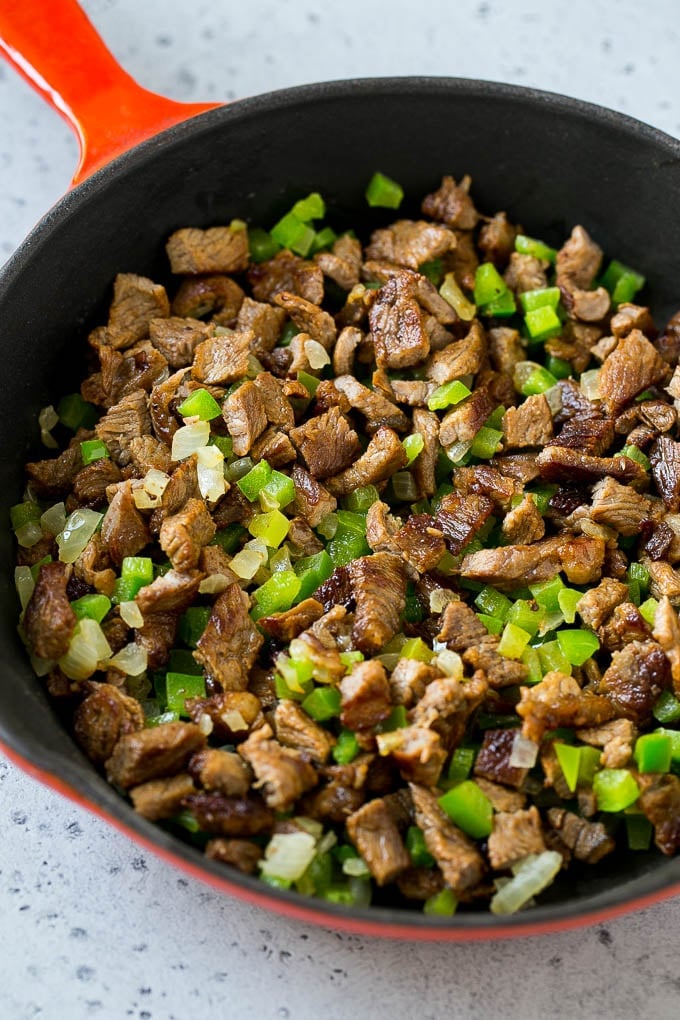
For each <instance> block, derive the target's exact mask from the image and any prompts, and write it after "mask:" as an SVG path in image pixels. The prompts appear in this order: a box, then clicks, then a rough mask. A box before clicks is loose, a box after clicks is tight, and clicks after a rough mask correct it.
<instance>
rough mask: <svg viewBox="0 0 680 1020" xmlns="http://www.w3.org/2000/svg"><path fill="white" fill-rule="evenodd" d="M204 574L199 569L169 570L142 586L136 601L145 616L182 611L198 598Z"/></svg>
mask: <svg viewBox="0 0 680 1020" xmlns="http://www.w3.org/2000/svg"><path fill="white" fill-rule="evenodd" d="M203 576H204V575H203V573H202V572H201V571H199V570H190V571H188V572H187V573H180V572H179V571H178V570H168V572H167V573H166V574H162V575H161V576H160V577H156V578H154V580H153V581H152V582H151V584H147V585H145V586H144V587H143V588H140V590H139V591H138V592H137V595H136V596H135V602H136V603H137V605H138V606H139V608H140V610H141V612H142V615H143V616H146V614H147V613H164V612H168V611H170V610H177V611H181V610H183V609H186V608H187V606H189V605H191V603H192V602H193V601H194V599H195V598H196V595H197V594H198V586H199V584H200V583H201V581H202V580H203Z"/></svg>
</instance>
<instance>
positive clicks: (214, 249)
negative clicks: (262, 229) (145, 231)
mask: <svg viewBox="0 0 680 1020" xmlns="http://www.w3.org/2000/svg"><path fill="white" fill-rule="evenodd" d="M166 251H167V253H168V258H169V259H170V268H171V269H172V271H173V273H191V274H197V273H238V272H240V271H241V270H243V269H247V268H248V261H249V257H248V231H247V230H233V229H232V228H231V227H210V228H209V229H208V230H199V229H198V228H197V227H183V228H182V229H181V230H176V231H175V232H174V234H171V235H170V239H169V240H168V243H167V245H166Z"/></svg>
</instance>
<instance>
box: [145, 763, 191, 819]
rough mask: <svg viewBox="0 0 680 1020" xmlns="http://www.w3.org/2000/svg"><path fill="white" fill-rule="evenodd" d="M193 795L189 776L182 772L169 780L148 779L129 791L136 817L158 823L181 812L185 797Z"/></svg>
mask: <svg viewBox="0 0 680 1020" xmlns="http://www.w3.org/2000/svg"><path fill="white" fill-rule="evenodd" d="M192 793H195V788H194V784H193V782H192V779H191V776H190V775H187V774H186V773H184V772H182V773H180V775H178V776H170V778H169V779H150V780H149V781H148V782H146V783H140V785H139V786H134V787H133V788H132V789H131V790H130V800H131V801H132V803H133V805H134V809H135V811H136V812H137V814H138V815H142V817H144V818H148V819H149V821H152V822H159V821H161V819H163V818H172V816H173V815H177V814H179V812H180V811H181V810H182V803H183V801H184V798H185V797H189V796H190V795H191V794H192Z"/></svg>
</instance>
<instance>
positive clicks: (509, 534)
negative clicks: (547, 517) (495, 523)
mask: <svg viewBox="0 0 680 1020" xmlns="http://www.w3.org/2000/svg"><path fill="white" fill-rule="evenodd" d="M501 531H502V533H503V535H504V537H505V540H506V542H508V543H509V544H510V545H530V544H531V543H532V542H538V541H540V539H542V538H543V537H544V535H545V521H544V520H543V517H542V516H541V512H540V510H539V509H538V507H537V506H536V504H535V502H534V500H533V497H532V496H531V494H530V493H527V494H526V495H525V496H524V497H523V499H522V502H521V503H519V504H518V506H516V507H515V508H514V509H513V510H510V511H508V513H507V514H506V515H505V518H504V520H503V524H502V525H501Z"/></svg>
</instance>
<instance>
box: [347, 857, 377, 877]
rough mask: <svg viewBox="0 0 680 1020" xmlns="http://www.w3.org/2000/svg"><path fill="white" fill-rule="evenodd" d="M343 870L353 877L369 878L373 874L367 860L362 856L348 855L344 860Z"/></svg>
mask: <svg viewBox="0 0 680 1020" xmlns="http://www.w3.org/2000/svg"><path fill="white" fill-rule="evenodd" d="M342 871H343V874H345V875H352V877H353V878H368V876H369V875H370V874H371V872H370V869H369V867H368V865H367V864H366V861H365V860H364V859H363V858H362V857H348V858H347V859H346V860H344V861H343V862H342Z"/></svg>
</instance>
